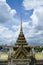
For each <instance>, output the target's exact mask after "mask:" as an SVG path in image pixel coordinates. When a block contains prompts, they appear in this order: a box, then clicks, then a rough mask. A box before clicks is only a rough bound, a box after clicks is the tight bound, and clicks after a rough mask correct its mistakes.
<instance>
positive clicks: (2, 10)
mask: <svg viewBox="0 0 43 65" xmlns="http://www.w3.org/2000/svg"><path fill="white" fill-rule="evenodd" d="M15 14H16V10H15V9H11V7H10V6H9V5H8V4H7V3H6V0H0V23H8V22H13V21H15V18H14V17H13V16H14V15H15Z"/></svg>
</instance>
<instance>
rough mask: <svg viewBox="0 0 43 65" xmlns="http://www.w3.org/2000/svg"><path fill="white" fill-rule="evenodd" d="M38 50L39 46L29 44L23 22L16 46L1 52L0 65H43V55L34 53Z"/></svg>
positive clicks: (8, 47) (6, 47) (7, 47)
mask: <svg viewBox="0 0 43 65" xmlns="http://www.w3.org/2000/svg"><path fill="white" fill-rule="evenodd" d="M37 48H38V46H37V47H35V46H34V47H32V46H29V44H28V43H27V41H26V38H25V36H24V33H23V28H22V21H21V26H20V33H19V36H18V38H17V41H16V43H15V45H14V46H6V45H5V46H3V49H2V50H1V51H0V65H43V58H42V57H43V54H41V53H34V49H37ZM6 49H7V50H6ZM8 50H9V51H8ZM2 51H3V52H2Z"/></svg>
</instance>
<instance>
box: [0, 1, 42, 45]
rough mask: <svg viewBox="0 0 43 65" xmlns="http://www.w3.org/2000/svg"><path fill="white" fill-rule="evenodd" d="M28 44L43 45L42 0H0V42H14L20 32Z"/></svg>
mask: <svg viewBox="0 0 43 65" xmlns="http://www.w3.org/2000/svg"><path fill="white" fill-rule="evenodd" d="M20 16H22V27H23V33H24V35H25V37H26V40H27V42H28V44H29V45H43V0H0V44H9V45H10V44H14V43H15V42H16V40H17V37H18V35H19V32H20V23H21V17H20Z"/></svg>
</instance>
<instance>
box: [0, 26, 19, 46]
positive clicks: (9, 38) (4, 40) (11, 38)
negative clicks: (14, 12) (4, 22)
mask: <svg viewBox="0 0 43 65" xmlns="http://www.w3.org/2000/svg"><path fill="white" fill-rule="evenodd" d="M18 33H19V31H17V32H13V31H12V30H9V28H6V27H3V26H0V44H8V45H9V44H14V43H15V40H16V39H17V36H18Z"/></svg>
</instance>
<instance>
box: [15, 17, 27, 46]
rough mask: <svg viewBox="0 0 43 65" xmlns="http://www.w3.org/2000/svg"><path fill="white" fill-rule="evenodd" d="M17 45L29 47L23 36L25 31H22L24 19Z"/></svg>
mask: <svg viewBox="0 0 43 65" xmlns="http://www.w3.org/2000/svg"><path fill="white" fill-rule="evenodd" d="M16 45H27V42H26V39H25V37H24V34H23V29H22V18H21V27H20V34H19V36H18V39H17V42H16Z"/></svg>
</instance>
